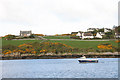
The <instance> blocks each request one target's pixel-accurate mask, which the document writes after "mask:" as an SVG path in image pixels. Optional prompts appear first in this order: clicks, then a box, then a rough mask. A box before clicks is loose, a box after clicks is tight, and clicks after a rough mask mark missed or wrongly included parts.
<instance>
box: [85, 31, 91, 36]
mask: <svg viewBox="0 0 120 80" xmlns="http://www.w3.org/2000/svg"><path fill="white" fill-rule="evenodd" d="M84 36H93V34H92V33H90V32H85V33H84Z"/></svg>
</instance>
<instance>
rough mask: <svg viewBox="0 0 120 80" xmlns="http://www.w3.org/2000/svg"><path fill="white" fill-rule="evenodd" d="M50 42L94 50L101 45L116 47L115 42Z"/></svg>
mask: <svg viewBox="0 0 120 80" xmlns="http://www.w3.org/2000/svg"><path fill="white" fill-rule="evenodd" d="M51 42H60V43H63V44H66V45H69V46H71V47H75V48H94V49H97V46H98V45H99V44H102V43H111V44H112V45H113V46H116V47H117V46H118V44H117V43H115V41H70V40H66V41H65V40H56V41H55V40H52V41H51Z"/></svg>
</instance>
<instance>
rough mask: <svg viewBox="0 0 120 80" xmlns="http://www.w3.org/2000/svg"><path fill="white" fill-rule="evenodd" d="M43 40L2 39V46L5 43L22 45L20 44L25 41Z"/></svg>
mask: <svg viewBox="0 0 120 80" xmlns="http://www.w3.org/2000/svg"><path fill="white" fill-rule="evenodd" d="M41 41H43V40H4V39H3V40H2V46H5V45H16V46H18V45H20V44H24V43H33V42H41Z"/></svg>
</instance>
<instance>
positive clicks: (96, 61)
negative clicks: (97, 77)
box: [78, 59, 98, 63]
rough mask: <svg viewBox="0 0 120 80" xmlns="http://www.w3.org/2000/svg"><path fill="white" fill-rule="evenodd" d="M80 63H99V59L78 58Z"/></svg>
mask: <svg viewBox="0 0 120 80" xmlns="http://www.w3.org/2000/svg"><path fill="white" fill-rule="evenodd" d="M78 61H79V62H80V63H98V59H78Z"/></svg>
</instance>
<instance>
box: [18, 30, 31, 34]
mask: <svg viewBox="0 0 120 80" xmlns="http://www.w3.org/2000/svg"><path fill="white" fill-rule="evenodd" d="M20 33H21V34H31V33H32V32H31V31H20Z"/></svg>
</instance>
